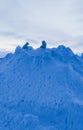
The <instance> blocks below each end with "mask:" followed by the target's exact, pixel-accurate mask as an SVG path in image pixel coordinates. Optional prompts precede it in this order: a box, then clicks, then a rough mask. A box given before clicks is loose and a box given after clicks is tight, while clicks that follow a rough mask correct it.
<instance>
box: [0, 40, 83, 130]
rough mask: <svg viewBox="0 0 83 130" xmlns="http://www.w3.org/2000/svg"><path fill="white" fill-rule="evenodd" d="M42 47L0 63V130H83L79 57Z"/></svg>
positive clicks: (82, 78)
mask: <svg viewBox="0 0 83 130" xmlns="http://www.w3.org/2000/svg"><path fill="white" fill-rule="evenodd" d="M42 43H43V45H42V46H41V47H40V48H37V49H33V48H32V47H31V46H29V45H28V43H27V44H26V45H25V46H23V47H20V46H18V47H17V48H16V50H15V53H14V54H12V53H9V54H7V55H6V57H4V58H3V59H0V130H83V56H82V55H81V56H78V55H75V54H74V53H73V52H72V50H71V49H70V48H67V47H65V46H63V45H61V46H59V47H58V48H51V49H50V48H46V43H45V42H44V41H43V42H42Z"/></svg>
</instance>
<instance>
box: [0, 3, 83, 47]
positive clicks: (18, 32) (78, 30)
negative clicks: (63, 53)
mask: <svg viewBox="0 0 83 130" xmlns="http://www.w3.org/2000/svg"><path fill="white" fill-rule="evenodd" d="M82 5H83V1H82V0H71V1H69V0H68V1H67V0H63V1H62V0H51V1H48V0H42V1H41V0H35V1H34V0H30V1H29V0H12V1H11V0H3V1H1V2H0V37H1V41H2V43H3V42H5V41H4V39H6V37H9V38H10V40H11V39H15V40H13V42H11V44H13V45H14V44H15V45H16V43H14V42H16V40H17V42H18V40H19V41H26V40H29V41H30V42H31V43H32V44H33V42H34V45H35V46H37V45H38V44H37V42H38V43H39V42H40V41H41V40H43V39H45V40H47V41H48V43H49V45H52V44H53V45H54V44H55V43H56V44H57V45H58V44H60V43H63V44H65V45H69V46H73V47H74V46H75V42H76V44H77V42H78V41H79V40H78V39H76V37H78V36H79V38H80V36H81V35H82V34H83V28H82V26H83V22H82V21H83V16H82V13H83V6H82ZM2 38H3V40H2ZM9 38H8V39H9ZM11 41H12V40H11ZM7 43H8V42H6V43H4V44H5V45H6V44H7ZM0 44H1V43H0ZM56 44H55V45H56ZM71 44H72V45H71ZM81 46H82V45H81ZM81 46H80V48H81Z"/></svg>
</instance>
